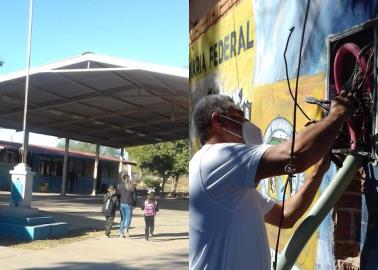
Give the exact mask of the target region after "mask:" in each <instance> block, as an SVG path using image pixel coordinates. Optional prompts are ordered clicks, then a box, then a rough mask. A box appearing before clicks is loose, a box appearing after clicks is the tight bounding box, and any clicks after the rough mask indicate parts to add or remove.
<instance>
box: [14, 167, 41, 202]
mask: <svg viewBox="0 0 378 270" xmlns="http://www.w3.org/2000/svg"><path fill="white" fill-rule="evenodd" d="M10 174H11V175H12V177H11V178H12V186H11V197H10V206H14V207H20V208H31V204H32V193H33V176H34V175H35V173H34V172H32V171H31V169H30V167H29V166H28V165H27V164H25V163H19V164H17V165H16V167H14V169H13V170H12V171H10Z"/></svg>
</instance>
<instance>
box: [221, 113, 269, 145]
mask: <svg viewBox="0 0 378 270" xmlns="http://www.w3.org/2000/svg"><path fill="white" fill-rule="evenodd" d="M221 116H222V117H223V118H226V119H228V120H230V121H233V122H235V123H238V124H240V125H241V126H242V132H243V137H241V136H240V135H238V134H236V133H234V132H232V131H229V130H227V129H224V130H225V131H227V132H228V133H230V134H232V135H234V136H236V137H238V138H241V139H243V140H244V142H245V144H246V145H258V144H262V143H263V139H262V135H261V130H260V129H259V128H258V127H257V126H255V125H254V124H252V123H251V122H249V121H245V122H244V123H240V122H239V121H236V120H234V119H232V118H230V117H228V116H225V115H222V114H221Z"/></svg>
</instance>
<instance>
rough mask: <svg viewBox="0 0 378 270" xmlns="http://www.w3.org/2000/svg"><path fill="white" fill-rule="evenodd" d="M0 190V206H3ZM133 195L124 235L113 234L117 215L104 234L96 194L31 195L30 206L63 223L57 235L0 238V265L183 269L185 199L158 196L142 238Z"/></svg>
mask: <svg viewBox="0 0 378 270" xmlns="http://www.w3.org/2000/svg"><path fill="white" fill-rule="evenodd" d="M9 196H10V195H9V192H4V191H0V207H1V206H7V205H9ZM142 202H143V198H138V206H137V208H136V209H135V210H134V215H133V220H132V222H131V226H132V228H131V230H130V238H125V239H120V238H119V235H118V227H119V221H120V217H119V213H118V212H117V215H116V219H115V225H114V226H113V227H114V229H113V230H112V234H111V237H110V238H107V237H105V235H104V229H103V227H104V217H103V216H102V214H101V206H102V196H101V195H98V196H83V195H70V194H69V195H67V196H65V197H62V196H60V195H58V194H51V193H49V194H45V193H33V204H32V207H36V208H39V210H40V211H41V212H42V213H43V214H46V215H51V216H53V217H54V220H55V221H56V222H67V223H68V230H69V233H68V236H67V237H64V238H62V239H51V240H39V241H34V242H21V241H15V240H12V239H7V238H0V261H1V265H2V266H1V268H2V269H28V270H31V269H91V270H96V269H130V270H134V269H135V270H136V269H145V270H153V269H154V270H155V269H188V240H189V231H188V224H189V222H188V221H189V215H188V199H186V198H180V199H171V198H165V199H162V198H160V199H159V198H158V202H159V205H160V212H159V213H158V215H157V217H156V220H155V233H156V235H155V236H154V237H152V238H150V241H146V240H145V239H144V219H143V212H142V210H141V209H140V205H141V203H142Z"/></svg>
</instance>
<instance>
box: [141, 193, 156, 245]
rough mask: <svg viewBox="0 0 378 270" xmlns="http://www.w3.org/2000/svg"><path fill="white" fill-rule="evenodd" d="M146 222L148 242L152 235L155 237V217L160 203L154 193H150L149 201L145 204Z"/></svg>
mask: <svg viewBox="0 0 378 270" xmlns="http://www.w3.org/2000/svg"><path fill="white" fill-rule="evenodd" d="M142 209H143V210H144V222H145V224H146V228H145V239H146V240H147V241H148V237H149V235H150V234H151V236H153V233H154V227H155V215H156V212H158V211H159V208H158V203H157V201H156V200H155V194H154V193H153V192H151V193H149V194H148V196H147V199H146V200H145V202H144V207H143V208H142Z"/></svg>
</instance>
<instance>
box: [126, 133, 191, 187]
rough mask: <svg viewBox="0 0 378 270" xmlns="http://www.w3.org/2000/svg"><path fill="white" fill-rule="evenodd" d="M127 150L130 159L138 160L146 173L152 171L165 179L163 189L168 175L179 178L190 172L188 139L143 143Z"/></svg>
mask: <svg viewBox="0 0 378 270" xmlns="http://www.w3.org/2000/svg"><path fill="white" fill-rule="evenodd" d="M126 150H127V152H128V153H129V155H130V159H131V160H134V161H137V163H138V165H139V167H140V168H141V169H142V171H143V172H144V173H151V174H154V175H157V176H159V177H161V178H162V179H163V187H162V188H163V190H164V185H165V182H166V180H167V179H168V177H176V178H178V177H179V176H181V175H185V174H187V173H188V167H189V142H188V140H178V141H174V142H165V143H158V144H153V145H142V146H136V147H132V148H128V149H126Z"/></svg>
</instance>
